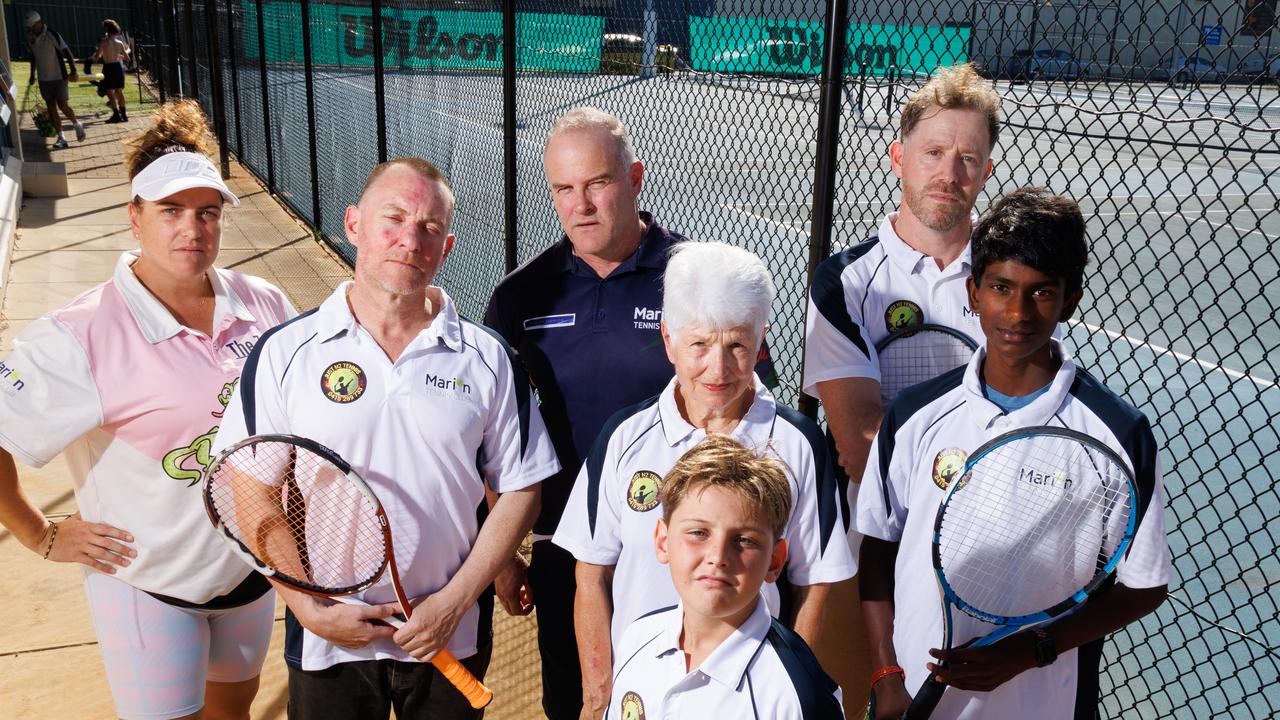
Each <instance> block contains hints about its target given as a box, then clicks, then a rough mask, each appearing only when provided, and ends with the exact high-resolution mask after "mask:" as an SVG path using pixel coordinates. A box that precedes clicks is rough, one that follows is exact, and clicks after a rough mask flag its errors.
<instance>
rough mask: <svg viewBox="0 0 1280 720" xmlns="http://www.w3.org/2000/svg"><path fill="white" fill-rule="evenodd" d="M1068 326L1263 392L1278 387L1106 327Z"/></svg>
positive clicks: (1074, 322)
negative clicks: (1102, 335) (1198, 367)
mask: <svg viewBox="0 0 1280 720" xmlns="http://www.w3.org/2000/svg"><path fill="white" fill-rule="evenodd" d="M1067 324H1068V325H1079V326H1081V327H1083V328H1085V329H1086V330H1088V331H1089V332H1095V333H1098V332H1100V333H1103V334H1105V335H1106V336H1107V337H1109V338H1112V339H1115V340H1123V341H1125V342H1127V343H1129V344H1130V345H1132V346H1133V347H1135V348H1139V347H1145V348H1147V349H1149V350H1151V351H1152V352H1153V353H1155V354H1156V355H1162V354H1165V353H1168V354H1170V355H1172V356H1174V357H1176V358H1178V359H1179V360H1181V361H1182V362H1184V363H1194V364H1196V365H1199V366H1200V367H1202V368H1204V369H1206V370H1216V371H1218V372H1221V373H1223V374H1225V375H1226V376H1227V377H1232V378H1236V379H1238V380H1248V381H1249V382H1251V383H1253V384H1254V385H1257V386H1258V387H1259V388H1261V389H1263V390H1273V389H1275V388H1276V387H1277V382H1276V381H1275V380H1266V379H1264V378H1256V377H1254V376H1252V375H1250V374H1248V373H1245V372H1241V371H1239V370H1236V369H1234V368H1229V367H1227V366H1225V365H1214V364H1213V363H1211V362H1206V361H1204V360H1201V359H1199V358H1195V357H1192V356H1190V355H1187V354H1186V353H1180V352H1178V351H1177V350H1171V349H1169V348H1167V347H1163V346H1161V345H1156V344H1155V343H1150V342H1147V341H1146V340H1138V339H1136V338H1131V337H1129V336H1128V335H1125V334H1123V333H1118V332H1115V331H1114V330H1108V329H1106V328H1104V327H1099V326H1097V325H1091V324H1089V323H1087V322H1084V321H1083V320H1068V321H1067Z"/></svg>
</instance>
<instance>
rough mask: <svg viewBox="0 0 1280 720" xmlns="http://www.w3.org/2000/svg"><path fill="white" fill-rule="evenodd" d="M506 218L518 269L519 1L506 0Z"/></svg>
mask: <svg viewBox="0 0 1280 720" xmlns="http://www.w3.org/2000/svg"><path fill="white" fill-rule="evenodd" d="M502 166H503V169H504V170H505V173H504V175H505V177H504V178H503V203H502V206H503V221H504V226H505V228H506V241H505V243H504V245H505V246H506V260H507V272H511V271H512V270H515V269H516V192H517V187H518V185H519V183H518V182H517V180H518V178H517V177H516V0H503V3H502Z"/></svg>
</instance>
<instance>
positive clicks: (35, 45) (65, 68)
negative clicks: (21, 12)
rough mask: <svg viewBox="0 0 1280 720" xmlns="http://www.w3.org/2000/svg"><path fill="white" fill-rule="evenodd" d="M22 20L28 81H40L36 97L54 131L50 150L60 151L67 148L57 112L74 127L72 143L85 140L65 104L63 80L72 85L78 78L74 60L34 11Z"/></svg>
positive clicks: (68, 49) (77, 119)
mask: <svg viewBox="0 0 1280 720" xmlns="http://www.w3.org/2000/svg"><path fill="white" fill-rule="evenodd" d="M25 21H26V25H27V48H28V49H30V51H31V79H30V81H29V82H31V83H34V82H35V81H36V78H39V79H40V97H41V98H43V99H44V104H45V107H46V108H47V109H48V110H49V121H50V122H51V123H52V124H53V127H54V128H56V129H57V131H58V136H57V139H56V140H54V143H53V145H52V147H53V149H54V150H61V149H63V148H65V147H67V138H66V137H64V136H63V134H62V120H61V119H60V118H59V117H58V111H59V110H61V111H62V114H63V115H66V116H67V119H69V120H70V121H71V126H72V127H73V128H75V131H76V140H84V137H85V133H84V125H82V124H81V123H80V120H79V118H77V117H76V111H75V110H72V109H71V104H70V103H69V102H68V100H69V99H70V95H69V94H68V91H67V81H68V80H70V81H71V82H76V81H78V80H79V79H80V76H79V75H76V60H75V58H74V57H72V55H71V48H70V47H68V46H67V41H65V40H63V39H62V36H61V35H59V34H58V33H57V31H55V30H54V29H53V28H50V27H49V26H47V25H45V23H44V19H43V18H41V17H40V13H38V12H36V11H34V10H30V11H28V12H27V15H26V17H25ZM64 61H65V64H64Z"/></svg>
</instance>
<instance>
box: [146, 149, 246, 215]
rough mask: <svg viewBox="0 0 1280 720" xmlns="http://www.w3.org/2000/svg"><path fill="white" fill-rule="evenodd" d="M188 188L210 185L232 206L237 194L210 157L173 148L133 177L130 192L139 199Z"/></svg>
mask: <svg viewBox="0 0 1280 720" xmlns="http://www.w3.org/2000/svg"><path fill="white" fill-rule="evenodd" d="M191 188H212V189H214V190H217V191H218V192H220V193H222V197H223V199H225V200H226V201H227V202H229V203H231V205H232V207H237V206H239V205H240V198H238V197H236V196H235V193H233V192H231V191H230V190H228V189H227V185H226V183H224V182H222V176H221V175H219V174H218V169H217V168H215V167H214V166H213V161H211V160H210V159H209V158H207V157H205V156H204V155H203V154H201V153H192V152H174V153H168V154H165V155H161V156H160V157H158V158H156V159H155V160H152V161H151V164H150V165H148V166H146V167H145V168H143V169H142V172H140V173H138V175H137V176H136V177H135V178H133V195H134V197H140V198H142V199H143V200H151V201H152V202H154V201H156V200H163V199H165V198H167V197H169V196H170V195H173V194H175V193H180V192H182V191H183V190H190V189H191Z"/></svg>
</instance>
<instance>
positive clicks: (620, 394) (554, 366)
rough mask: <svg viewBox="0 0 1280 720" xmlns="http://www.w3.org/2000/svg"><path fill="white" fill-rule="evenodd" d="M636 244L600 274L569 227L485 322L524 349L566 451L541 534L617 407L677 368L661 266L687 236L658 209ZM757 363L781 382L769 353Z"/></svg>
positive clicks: (493, 302)
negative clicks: (667, 331)
mask: <svg viewBox="0 0 1280 720" xmlns="http://www.w3.org/2000/svg"><path fill="white" fill-rule="evenodd" d="M640 218H641V219H642V220H643V221H644V223H645V232H644V236H643V237H642V238H641V239H640V246H639V247H638V248H636V251H635V253H633V254H632V255H631V256H630V257H628V258H627V259H626V260H624V261H623V262H622V264H621V265H619V266H618V267H617V268H615V269H614V270H613V272H611V273H609V276H608V277H605V278H601V277H600V276H599V275H597V274H596V272H595V270H592V269H591V267H590V266H588V265H587V264H586V263H585V262H583V261H582V260H581V259H580V258H578V257H577V256H576V255H574V254H573V246H572V245H571V244H570V242H569V238H568V237H567V236H562V237H561V238H560V241H559V242H557V243H556V244H555V245H552V246H551V247H549V248H547V249H546V250H543V251H542V252H541V253H539V254H538V255H536V256H534V257H533V258H531V259H530V260H529V261H528V262H526V263H524V264H523V265H521V266H520V267H518V268H516V269H515V270H514V271H513V272H512V273H511V274H510V275H508V276H507V277H505V278H503V280H502V282H500V283H498V286H497V287H496V288H494V291H493V296H492V297H491V298H490V299H489V308H488V309H487V310H486V311H485V316H484V322H485V324H486V325H488V326H489V327H491V328H493V329H494V330H496V331H498V333H499V334H501V335H502V337H503V338H505V339H506V341H507V343H508V344H510V345H511V347H512V348H514V349H515V350H516V352H517V353H518V354H519V356H520V359H521V360H522V361H523V363H524V367H525V370H526V371H528V373H529V378H530V379H531V380H532V381H533V384H534V386H535V387H536V388H537V390H538V398H539V401H540V405H539V408H540V410H541V411H542V419H543V420H544V421H545V422H546V425H547V430H548V432H549V433H550V435H551V441H552V443H553V444H554V445H555V449H556V455H557V456H558V457H559V460H560V467H561V470H560V472H559V473H557V474H555V475H553V476H552V477H550V478H547V479H546V480H544V481H543V483H542V512H541V513H540V515H539V516H538V520H537V522H536V523H534V526H533V531H534V533H535V534H538V535H551V534H552V533H554V532H555V529H556V525H557V524H559V522H560V515H561V513H562V512H563V511H564V506H565V502H566V501H567V500H568V499H569V491H570V490H571V489H572V488H573V481H574V478H576V477H577V475H578V468H579V467H581V465H582V459H583V458H584V457H586V455H587V452H588V451H589V450H590V449H591V444H592V443H593V442H595V439H596V435H597V434H599V432H600V428H602V427H603V426H604V424H605V421H606V420H608V419H609V417H610V416H611V415H613V414H614V413H615V412H617V411H618V410H621V409H622V408H624V407H627V406H629V405H634V404H636V403H638V402H640V401H642V400H644V399H646V398H649V397H652V396H654V395H657V394H658V393H659V392H660V391H661V390H662V388H663V387H664V386H665V385H666V384H667V381H669V380H670V379H671V376H672V375H673V374H674V373H675V369H674V368H672V366H671V362H670V361H669V360H667V353H666V350H665V349H664V348H663V345H662V330H661V326H660V323H661V322H662V274H663V272H664V271H665V270H666V266H667V258H668V257H669V254H670V250H671V246H672V245H673V244H674V243H677V242H684V241H686V238H685V237H684V236H683V235H680V234H678V233H674V232H671V231H669V230H667V229H665V228H663V227H662V226H661V225H659V224H658V223H657V222H655V221H654V219H653V216H652V215H650V214H649V213H645V212H642V213H640ZM756 372H757V373H759V374H760V378H761V380H763V381H765V382H766V384H769V385H774V384H776V381H775V379H774V373H773V363H772V362H771V361H770V360H769V357H768V351H767V349H766V350H763V351H762V352H761V359H760V362H759V363H758V364H757V365H756Z"/></svg>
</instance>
